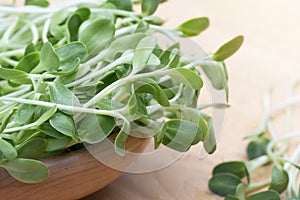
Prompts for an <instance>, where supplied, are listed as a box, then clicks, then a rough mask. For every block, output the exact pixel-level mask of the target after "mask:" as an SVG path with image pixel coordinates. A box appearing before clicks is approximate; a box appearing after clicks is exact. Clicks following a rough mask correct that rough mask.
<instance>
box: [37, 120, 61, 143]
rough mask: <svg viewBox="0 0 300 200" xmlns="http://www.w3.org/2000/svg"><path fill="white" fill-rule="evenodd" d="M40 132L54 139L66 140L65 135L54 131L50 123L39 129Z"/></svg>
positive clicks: (42, 125)
mask: <svg viewBox="0 0 300 200" xmlns="http://www.w3.org/2000/svg"><path fill="white" fill-rule="evenodd" d="M38 130H39V131H41V132H42V133H44V134H45V135H48V136H51V137H54V138H58V139H60V138H64V137H65V135H64V134H62V133H60V132H59V131H57V130H56V129H54V128H53V127H52V126H51V125H50V124H49V123H48V122H45V123H43V124H41V125H40V126H39V127H38Z"/></svg>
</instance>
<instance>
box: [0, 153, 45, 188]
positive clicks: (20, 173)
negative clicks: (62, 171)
mask: <svg viewBox="0 0 300 200" xmlns="http://www.w3.org/2000/svg"><path fill="white" fill-rule="evenodd" d="M3 167H4V168H5V169H6V170H7V172H8V173H9V174H10V175H11V176H12V177H14V178H15V179H16V180H18V181H20V182H23V183H39V182H42V181H45V180H46V179H47V178H48V176H49V169H48V167H47V166H46V165H45V164H43V163H42V162H40V161H37V160H31V159H26V158H16V159H14V160H10V161H8V162H5V163H3Z"/></svg>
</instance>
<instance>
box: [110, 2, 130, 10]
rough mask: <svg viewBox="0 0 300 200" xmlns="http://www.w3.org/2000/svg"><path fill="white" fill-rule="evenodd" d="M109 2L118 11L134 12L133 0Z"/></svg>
mask: <svg viewBox="0 0 300 200" xmlns="http://www.w3.org/2000/svg"><path fill="white" fill-rule="evenodd" d="M108 2H110V3H112V4H114V5H115V6H116V8H117V9H120V10H126V11H132V1H131V0H108Z"/></svg>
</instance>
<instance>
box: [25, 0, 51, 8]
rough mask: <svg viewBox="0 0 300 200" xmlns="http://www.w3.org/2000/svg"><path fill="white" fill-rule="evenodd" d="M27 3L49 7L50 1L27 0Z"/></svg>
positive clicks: (28, 4)
mask: <svg viewBox="0 0 300 200" xmlns="http://www.w3.org/2000/svg"><path fill="white" fill-rule="evenodd" d="M25 5H27V6H40V7H48V6H49V2H48V1H47V0H26V1H25Z"/></svg>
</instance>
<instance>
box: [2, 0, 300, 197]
mask: <svg viewBox="0 0 300 200" xmlns="http://www.w3.org/2000/svg"><path fill="white" fill-rule="evenodd" d="M0 2H1V3H7V2H11V1H6V0H0ZM52 2H60V1H58V0H52ZM299 8H300V1H298V0H289V1H282V0H264V1H261V0H243V1H240V0H226V1H225V0H184V1H182V0H169V1H167V2H165V3H164V4H162V5H161V6H160V8H159V9H158V11H157V13H156V15H158V16H160V17H162V18H163V19H165V20H166V23H165V26H167V27H171V28H172V27H176V26H177V25H179V24H181V23H182V22H184V21H186V20H188V19H190V18H194V17H202V16H207V17H209V19H210V27H209V28H208V29H207V30H206V31H205V32H203V33H202V34H201V35H200V36H198V37H195V38H193V40H194V41H196V42H197V43H198V44H199V45H200V46H201V47H202V48H203V49H204V50H205V51H207V52H214V51H215V50H216V49H217V48H218V47H219V46H220V45H222V44H223V43H224V42H226V41H228V40H230V39H231V38H233V37H235V36H237V35H244V37H245V42H244V44H243V46H242V48H241V49H240V50H239V51H238V53H236V54H235V55H234V56H232V57H231V58H229V59H228V60H227V66H228V70H229V87H230V99H229V104H230V106H231V107H230V108H229V109H227V112H226V119H225V123H224V127H223V132H222V133H221V135H220V137H219V138H218V149H217V151H216V152H215V153H214V154H213V155H210V156H208V157H206V158H205V159H199V155H198V153H199V152H198V151H194V150H193V151H191V152H189V153H186V155H184V156H183V157H182V158H181V159H180V160H178V161H177V162H176V163H175V164H173V165H172V166H169V167H168V168H165V169H162V170H160V171H157V172H153V173H147V174H142V175H134V174H124V175H123V176H121V178H119V179H118V180H117V181H115V182H114V183H112V184H111V185H109V186H108V187H106V188H104V189H103V190H101V191H99V192H97V193H96V194H94V195H92V196H90V197H87V198H85V199H86V200H91V199H100V200H106V199H107V200H108V199H109V200H114V199H123V200H129V199H130V200H131V199H140V200H143V199H145V200H150V199H167V200H171V199H220V198H218V197H217V196H214V195H212V194H211V193H210V192H209V191H208V188H207V183H208V180H209V178H210V177H211V171H212V169H213V166H214V165H216V164H218V163H220V162H223V161H230V160H238V159H246V153H245V148H246V144H247V142H246V141H244V140H243V139H242V138H243V137H244V136H245V135H246V134H247V133H250V132H251V131H254V130H255V129H256V128H257V126H258V125H259V122H260V118H261V116H262V103H261V100H262V95H263V92H264V90H265V89H266V88H267V87H269V86H273V88H274V92H275V93H276V94H277V96H278V97H279V98H280V97H282V98H283V97H284V95H285V93H284V91H285V87H286V86H287V85H288V83H289V82H290V81H291V80H293V79H295V78H299V77H300V73H299V72H300V64H299V58H300V55H299V46H300V13H299ZM261 175H263V172H261Z"/></svg>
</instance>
